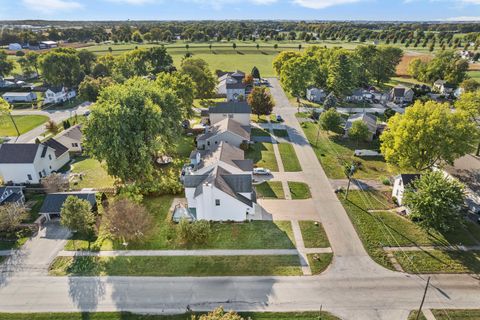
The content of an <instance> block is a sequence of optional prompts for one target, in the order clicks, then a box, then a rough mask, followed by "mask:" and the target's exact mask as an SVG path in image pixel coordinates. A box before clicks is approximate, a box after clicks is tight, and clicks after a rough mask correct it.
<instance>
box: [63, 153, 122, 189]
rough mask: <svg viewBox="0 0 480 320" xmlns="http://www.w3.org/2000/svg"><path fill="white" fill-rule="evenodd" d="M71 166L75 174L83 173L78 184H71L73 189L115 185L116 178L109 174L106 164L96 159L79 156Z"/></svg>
mask: <svg viewBox="0 0 480 320" xmlns="http://www.w3.org/2000/svg"><path fill="white" fill-rule="evenodd" d="M71 167H72V173H73V174H75V173H77V174H82V178H81V179H79V180H77V181H78V183H77V184H75V183H72V184H71V188H73V189H83V188H111V187H113V184H114V182H115V179H114V178H113V177H111V176H109V175H108V173H107V170H106V168H105V166H104V165H102V164H101V163H100V162H99V161H97V160H95V159H92V158H89V157H87V156H79V157H77V158H75V162H74V163H73V164H72V165H71Z"/></svg>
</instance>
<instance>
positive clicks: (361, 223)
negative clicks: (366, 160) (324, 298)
mask: <svg viewBox="0 0 480 320" xmlns="http://www.w3.org/2000/svg"><path fill="white" fill-rule="evenodd" d="M339 199H340V201H341V202H342V204H343V206H344V207H345V210H346V211H347V213H348V215H349V217H350V219H351V220H352V223H353V225H354V227H355V229H356V230H357V232H358V234H359V236H360V239H361V240H362V242H363V244H364V246H365V248H366V249H367V251H368V252H369V254H370V256H371V257H372V258H373V259H374V260H375V261H376V262H377V263H379V264H381V265H383V266H385V267H387V268H393V266H392V264H391V262H390V260H389V259H388V257H387V255H386V253H385V251H384V250H383V249H382V247H384V246H393V247H395V246H416V245H425V246H428V245H449V244H464V245H473V244H476V240H475V239H474V238H473V237H472V236H471V235H470V233H469V232H468V231H467V229H465V228H462V227H459V228H460V229H459V231H457V232H452V233H449V234H439V233H437V232H432V233H431V234H429V233H427V232H426V231H425V230H423V229H421V228H420V227H419V226H417V225H416V224H415V223H413V222H411V221H410V220H408V219H407V218H403V217H400V216H399V215H397V214H395V213H392V212H388V211H380V212H374V213H370V212H368V211H366V210H368V209H373V210H385V209H388V208H389V207H390V206H391V204H390V203H389V202H388V198H387V197H386V196H384V195H383V194H382V193H381V192H378V191H377V192H372V191H369V192H360V191H350V194H349V199H348V200H345V199H344V195H343V194H339ZM377 200H379V201H377ZM471 227H472V228H478V226H471Z"/></svg>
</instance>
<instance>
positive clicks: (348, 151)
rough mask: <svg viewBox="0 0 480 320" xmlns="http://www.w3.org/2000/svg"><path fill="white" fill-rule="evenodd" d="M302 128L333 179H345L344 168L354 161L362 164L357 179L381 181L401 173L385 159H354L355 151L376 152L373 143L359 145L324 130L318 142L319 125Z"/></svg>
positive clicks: (304, 124) (308, 125) (305, 124)
mask: <svg viewBox="0 0 480 320" xmlns="http://www.w3.org/2000/svg"><path fill="white" fill-rule="evenodd" d="M302 128H303V131H304V132H305V135H306V136H307V138H308V141H309V142H310V144H311V145H312V148H313V150H314V151H315V154H316V155H317V158H318V160H319V161H320V163H321V165H322V167H323V169H324V170H325V173H326V174H327V176H328V177H329V178H331V179H344V178H345V174H344V173H343V166H344V164H345V163H351V162H352V161H353V160H355V161H358V162H360V163H361V166H360V168H359V169H358V170H357V172H356V173H355V178H357V179H380V178H381V177H385V176H392V175H395V174H398V173H399V172H400V169H399V168H397V167H395V166H392V165H389V164H387V163H386V162H385V161H384V160H383V158H378V157H377V158H373V159H372V158H369V159H362V158H359V157H354V155H353V154H354V151H355V149H369V150H375V149H376V146H375V145H374V144H373V143H372V142H363V143H360V144H357V143H354V142H352V141H350V140H349V139H346V138H343V137H341V136H339V135H334V134H331V135H329V134H327V132H325V131H323V130H321V131H320V134H319V135H318V142H317V133H318V125H317V124H315V123H303V124H302Z"/></svg>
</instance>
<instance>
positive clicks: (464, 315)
mask: <svg viewBox="0 0 480 320" xmlns="http://www.w3.org/2000/svg"><path fill="white" fill-rule="evenodd" d="M431 311H432V313H433V315H434V317H435V319H436V320H478V319H480V309H432V310H431ZM417 313H418V312H417V311H416V310H414V311H412V312H410V315H409V316H408V320H416V319H417ZM418 319H419V320H427V318H426V317H425V316H424V315H423V313H422V314H421V315H420V317H419V318H418Z"/></svg>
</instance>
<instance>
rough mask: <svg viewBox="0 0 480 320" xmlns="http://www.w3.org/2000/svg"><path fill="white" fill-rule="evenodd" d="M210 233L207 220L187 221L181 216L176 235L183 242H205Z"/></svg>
mask: <svg viewBox="0 0 480 320" xmlns="http://www.w3.org/2000/svg"><path fill="white" fill-rule="evenodd" d="M210 234H211V228H210V222H208V221H207V220H199V221H195V222H189V221H188V220H187V219H184V218H182V219H181V220H180V222H179V223H178V226H177V236H178V238H179V240H180V242H182V243H183V244H192V243H196V244H202V243H206V242H207V241H208V239H209V237H210Z"/></svg>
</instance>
